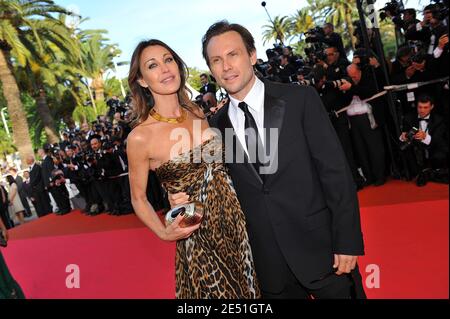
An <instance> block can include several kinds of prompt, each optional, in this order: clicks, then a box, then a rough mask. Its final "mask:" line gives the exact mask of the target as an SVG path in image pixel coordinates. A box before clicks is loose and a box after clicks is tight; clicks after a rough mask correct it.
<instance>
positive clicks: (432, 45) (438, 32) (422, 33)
mask: <svg viewBox="0 0 450 319" xmlns="http://www.w3.org/2000/svg"><path fill="white" fill-rule="evenodd" d="M423 16H424V17H423V20H422V21H421V22H419V23H417V24H416V25H413V26H412V27H410V28H409V29H408V31H407V32H406V34H405V37H406V38H407V39H408V40H420V41H422V42H423V43H424V44H425V47H426V53H427V54H429V55H435V57H436V55H438V53H435V49H436V48H437V47H438V45H439V41H440V39H441V38H442V37H444V36H445V35H446V34H447V35H448V30H447V28H448V27H447V26H445V25H444V24H443V23H442V20H444V19H445V17H443V16H442V14H441V10H439V7H438V6H436V5H428V6H426V7H425V8H424V11H423ZM446 50H447V51H448V44H447V45H446Z"/></svg>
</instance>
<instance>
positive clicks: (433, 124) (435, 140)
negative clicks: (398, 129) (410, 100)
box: [402, 112, 449, 154]
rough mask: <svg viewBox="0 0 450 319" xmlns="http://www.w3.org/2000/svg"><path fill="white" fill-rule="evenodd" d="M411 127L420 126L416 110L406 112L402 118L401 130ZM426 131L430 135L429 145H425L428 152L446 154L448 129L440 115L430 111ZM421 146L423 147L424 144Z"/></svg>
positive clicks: (447, 150) (447, 149)
mask: <svg viewBox="0 0 450 319" xmlns="http://www.w3.org/2000/svg"><path fill="white" fill-rule="evenodd" d="M412 127H415V128H417V129H419V128H420V125H419V116H418V114H417V112H411V113H408V114H407V115H406V116H405V118H404V119H403V129H402V131H403V132H408V131H409V130H410V129H411V128H412ZM427 133H428V134H429V135H430V136H431V143H430V145H429V146H426V147H427V148H428V150H429V151H430V153H435V152H439V153H445V154H448V152H449V147H448V129H447V127H446V125H445V122H444V118H443V117H442V116H440V115H439V114H436V113H434V112H431V114H430V119H429V121H428V126H427ZM423 146H424V147H425V144H423Z"/></svg>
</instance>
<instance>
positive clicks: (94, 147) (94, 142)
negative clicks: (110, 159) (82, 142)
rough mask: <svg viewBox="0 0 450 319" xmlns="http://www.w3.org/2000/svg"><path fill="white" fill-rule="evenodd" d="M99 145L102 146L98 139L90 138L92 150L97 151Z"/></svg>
mask: <svg viewBox="0 0 450 319" xmlns="http://www.w3.org/2000/svg"><path fill="white" fill-rule="evenodd" d="M101 146H102V145H101V144H100V141H99V140H98V139H96V138H93V139H92V140H91V148H92V150H93V151H94V152H97V151H98V150H99V149H100V147H101Z"/></svg>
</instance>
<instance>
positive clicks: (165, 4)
mask: <svg viewBox="0 0 450 319" xmlns="http://www.w3.org/2000/svg"><path fill="white" fill-rule="evenodd" d="M55 2H56V3H57V4H58V5H61V6H63V7H66V8H71V9H75V11H78V12H79V14H81V15H82V16H83V17H88V18H89V20H88V21H86V22H84V23H83V24H82V25H81V27H82V28H83V29H106V30H108V38H109V39H110V40H111V42H112V43H116V44H118V46H119V48H120V49H121V50H122V52H123V53H122V56H121V57H118V58H116V62H119V61H129V60H130V58H131V54H132V52H133V50H134V48H135V46H136V45H137V44H138V43H139V42H140V41H141V40H144V39H149V38H157V39H160V40H162V41H164V42H166V43H167V44H168V45H170V46H171V47H172V48H173V49H174V50H175V51H176V52H177V53H178V54H180V56H181V57H182V58H183V59H184V60H185V62H186V63H187V65H188V66H190V67H197V68H200V69H203V70H207V66H206V64H205V63H204V61H203V59H202V56H201V37H202V36H203V34H204V33H205V31H206V30H207V29H208V27H209V26H210V25H211V24H213V23H214V22H216V21H218V20H222V19H228V20H229V21H230V22H237V23H240V24H242V25H244V26H245V27H247V28H248V29H249V30H250V32H251V33H252V34H253V36H254V37H255V41H256V48H257V52H258V56H259V57H261V58H263V59H265V58H266V57H265V49H267V48H268V47H269V46H271V45H272V44H271V43H267V44H266V45H263V41H262V35H261V34H262V26H263V25H265V24H267V23H268V17H267V14H266V11H265V10H264V8H263V7H262V6H261V1H260V0H224V1H215V0H191V1H187V0H171V1H164V0H158V1H155V0H55ZM266 2H267V6H266V8H267V10H268V11H269V13H270V15H271V16H272V18H273V17H275V16H276V15H291V14H293V13H294V12H295V11H296V10H298V9H300V8H302V7H304V6H306V4H307V3H306V1H305V0H297V1H295V0H276V1H275V0H268V1H266ZM385 2H387V0H386V1H380V0H378V1H377V3H376V7H378V8H379V7H382V6H383V5H384V3H385ZM408 2H409V5H408V6H409V7H416V6H415V5H413V4H415V3H417V2H421V3H422V4H424V3H425V4H426V3H428V2H429V1H427V0H422V1H420V0H410V1H408ZM419 7H420V8H422V5H420V6H419ZM416 8H417V7H416ZM118 73H119V77H126V76H127V73H128V66H122V67H119V68H118Z"/></svg>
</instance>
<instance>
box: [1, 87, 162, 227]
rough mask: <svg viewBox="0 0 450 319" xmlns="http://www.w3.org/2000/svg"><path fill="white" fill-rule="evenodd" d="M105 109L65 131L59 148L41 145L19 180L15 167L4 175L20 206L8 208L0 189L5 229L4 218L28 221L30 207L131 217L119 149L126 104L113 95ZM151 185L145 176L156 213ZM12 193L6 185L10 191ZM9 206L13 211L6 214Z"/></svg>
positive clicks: (125, 124)
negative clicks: (127, 215)
mask: <svg viewBox="0 0 450 319" xmlns="http://www.w3.org/2000/svg"><path fill="white" fill-rule="evenodd" d="M107 104H108V106H109V111H108V113H107V115H105V116H98V117H97V119H96V120H95V121H94V122H92V123H84V124H82V125H81V127H80V128H75V129H72V130H65V131H64V132H62V137H63V138H62V141H61V142H60V143H56V144H45V145H44V146H43V148H41V149H38V150H36V153H37V155H38V156H39V158H40V163H37V162H36V161H35V158H34V156H29V157H28V158H27V159H26V162H27V164H28V165H29V168H28V169H27V170H25V171H24V172H23V177H22V176H20V175H18V174H17V170H16V169H15V168H11V169H9V170H8V171H7V172H6V173H7V174H9V175H11V176H12V177H13V178H12V181H13V183H15V184H16V185H17V187H18V193H17V197H18V198H20V203H15V204H14V205H16V204H17V205H18V206H19V208H18V207H17V205H16V206H14V205H12V203H11V204H10V203H9V202H8V201H10V196H9V195H8V192H7V190H6V189H5V188H4V187H1V192H2V193H3V194H5V195H6V196H3V197H2V199H3V201H2V203H1V205H0V206H1V207H0V215H1V217H2V219H3V220H4V222H5V224H6V225H7V226H9V227H12V226H14V222H12V221H11V220H10V219H9V218H8V215H9V216H10V217H13V215H14V214H15V215H16V216H17V219H18V220H19V223H23V222H24V217H30V216H31V214H32V212H31V209H30V206H31V205H29V203H32V206H33V207H34V209H35V211H36V215H37V216H38V217H41V216H45V215H47V214H50V213H52V212H55V213H56V214H58V215H63V214H66V213H68V212H70V211H71V210H73V209H80V210H81V211H82V212H83V213H85V214H87V215H97V214H100V213H102V212H107V213H108V214H111V215H124V214H130V213H132V212H133V207H132V205H131V198H130V186H129V180H128V161H127V154H126V151H125V146H124V141H125V140H126V138H127V136H128V134H129V132H130V131H131V128H130V125H129V120H130V119H129V117H130V110H129V99H128V98H126V99H125V100H124V101H120V100H119V99H118V98H117V97H115V96H114V97H112V98H111V99H110V100H108V101H107ZM152 183H153V185H152ZM154 183H156V181H155V180H154V178H153V177H151V176H150V184H149V192H150V193H149V199H150V200H152V203H153V204H154V205H155V207H157V208H158V206H160V205H161V203H159V202H157V201H158V200H160V199H161V196H160V195H159V194H155V192H157V191H158V190H159V187H154ZM11 189H12V187H11V184H10V185H9V192H11ZM9 204H10V205H9ZM8 206H11V208H10V209H12V210H14V211H13V212H9V213H8Z"/></svg>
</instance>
